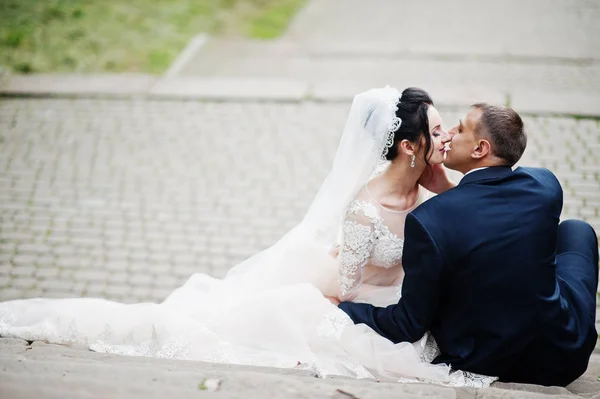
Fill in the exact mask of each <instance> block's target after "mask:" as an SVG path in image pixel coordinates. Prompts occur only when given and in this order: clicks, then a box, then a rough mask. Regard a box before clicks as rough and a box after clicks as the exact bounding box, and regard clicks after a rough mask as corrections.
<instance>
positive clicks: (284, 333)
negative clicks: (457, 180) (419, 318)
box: [0, 87, 494, 386]
mask: <svg viewBox="0 0 600 399" xmlns="http://www.w3.org/2000/svg"><path fill="white" fill-rule="evenodd" d="M449 141H450V136H449V135H448V133H447V132H445V131H444V130H443V129H442V126H441V118H440V116H439V114H438V112H437V110H436V109H435V108H434V106H433V101H432V100H431V98H430V97H429V95H428V94H427V93H426V92H425V91H423V90H421V89H417V88H409V89H406V90H404V92H403V93H402V94H400V93H399V92H398V91H397V90H396V89H393V88H390V87H386V88H382V89H372V90H369V91H367V92H365V93H362V94H359V95H357V96H356V97H355V99H354V101H353V103H352V107H351V110H350V114H349V116H348V119H347V122H346V125H345V128H344V132H343V135H342V138H341V141H340V145H339V147H338V150H337V153H336V156H335V159H334V162H333V167H332V169H331V171H330V173H329V174H328V176H327V177H326V179H325V181H324V182H323V184H322V186H321V188H320V190H319V192H318V193H317V195H316V197H315V199H314V201H313V203H312V204H311V206H310V208H309V210H308V211H307V214H306V215H305V217H304V219H303V220H302V222H301V223H300V224H299V225H297V226H296V227H294V228H293V229H292V230H291V231H289V232H288V233H287V234H286V235H285V236H284V237H283V238H281V239H280V240H279V241H278V242H277V243H276V244H275V245H273V246H272V247H270V248H268V249H267V250H264V251H262V252H259V253H257V254H255V255H254V256H252V257H251V258H249V259H247V260H245V261H244V262H242V263H240V264H238V265H236V266H235V267H233V268H232V269H231V270H230V271H229V273H228V274H227V276H226V277H225V278H224V279H216V278H213V277H211V276H208V275H206V274H195V275H193V276H191V277H190V278H189V280H188V281H187V282H186V283H185V284H184V285H183V286H181V287H179V288H177V289H176V290H175V291H173V292H172V293H171V294H170V295H169V296H168V297H167V298H166V299H165V300H164V301H163V302H162V303H160V304H155V303H139V304H133V305H128V304H121V303H116V302H112V301H108V300H104V299H99V298H77V299H29V300H14V301H9V302H4V303H0V336H2V337H17V338H22V339H26V340H31V341H33V340H42V341H48V342H52V343H58V344H72V343H80V344H85V345H87V346H88V347H89V348H90V349H91V350H94V351H98V352H105V353H115V354H123V355H133V356H154V357H162V358H174V359H189V360H200V361H210V362H223V363H234V364H246V365H257V366H272V367H284V368H285V367H288V368H293V367H301V368H311V369H312V370H314V372H315V373H316V374H317V375H318V376H321V377H327V376H331V375H342V376H349V377H354V378H374V377H387V378H393V379H396V380H403V381H406V380H410V381H430V382H436V383H440V384H446V385H454V386H460V385H471V386H488V385H489V384H490V383H491V382H492V381H493V380H494V379H493V378H489V377H484V376H477V375H473V374H471V373H466V372H464V373H463V372H461V371H456V370H453V371H451V370H450V367H449V366H444V365H433V364H430V363H429V361H431V360H432V359H433V358H434V357H435V356H436V350H437V347H436V345H435V341H434V340H433V338H432V337H429V336H427V335H426V336H425V337H423V339H421V340H420V341H419V342H416V343H408V342H403V343H399V344H393V343H392V342H390V341H388V340H387V339H385V338H383V337H381V336H379V335H378V334H377V333H376V332H374V331H373V330H371V329H370V328H368V327H367V326H365V325H354V324H353V323H352V321H351V320H350V318H349V317H348V316H347V315H346V314H345V313H344V312H343V311H341V310H340V309H338V308H337V307H336V306H335V303H337V302H339V301H340V300H345V301H348V300H350V301H355V302H366V303H371V304H375V305H378V306H387V305H390V304H394V303H397V301H398V299H399V295H400V286H401V283H402V278H403V270H402V262H401V260H402V249H403V230H404V219H405V216H406V214H407V213H408V212H410V211H411V210H412V209H414V208H416V207H417V206H418V205H419V204H421V203H422V202H423V201H425V200H426V199H427V197H428V195H429V192H428V191H427V190H425V189H424V188H423V187H422V186H421V185H420V184H419V182H420V181H424V184H425V185H427V186H428V187H429V188H430V189H432V190H433V191H436V192H441V191H443V190H445V189H447V188H450V187H451V186H452V183H451V182H450V181H449V180H448V179H447V177H446V175H445V173H443V169H442V168H441V163H442V162H443V160H444V152H445V144H446V143H448V142H449ZM332 302H333V303H334V304H332Z"/></svg>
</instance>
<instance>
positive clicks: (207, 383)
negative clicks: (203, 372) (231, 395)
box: [198, 378, 221, 392]
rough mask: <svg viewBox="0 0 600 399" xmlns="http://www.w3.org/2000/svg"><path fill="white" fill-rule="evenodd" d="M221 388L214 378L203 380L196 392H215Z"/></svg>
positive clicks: (219, 382)
mask: <svg viewBox="0 0 600 399" xmlns="http://www.w3.org/2000/svg"><path fill="white" fill-rule="evenodd" d="M220 387H221V380H217V379H216V378H205V379H203V380H202V382H201V383H200V384H198V390H200V391H210V392H216V391H218V390H219V388H220Z"/></svg>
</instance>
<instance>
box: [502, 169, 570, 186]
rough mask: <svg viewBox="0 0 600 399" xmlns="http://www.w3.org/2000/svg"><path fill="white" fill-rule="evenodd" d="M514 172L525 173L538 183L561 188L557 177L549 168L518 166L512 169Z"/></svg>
mask: <svg viewBox="0 0 600 399" xmlns="http://www.w3.org/2000/svg"><path fill="white" fill-rule="evenodd" d="M514 173H515V174H520V175H525V176H527V177H529V178H533V179H535V180H537V181H538V182H539V183H540V184H542V185H543V186H546V187H550V188H559V189H560V188H561V186H560V182H559V181H558V178H557V177H556V176H555V175H554V173H552V172H551V171H550V170H549V169H546V168H533V167H530V166H519V167H517V168H516V169H515V170H514Z"/></svg>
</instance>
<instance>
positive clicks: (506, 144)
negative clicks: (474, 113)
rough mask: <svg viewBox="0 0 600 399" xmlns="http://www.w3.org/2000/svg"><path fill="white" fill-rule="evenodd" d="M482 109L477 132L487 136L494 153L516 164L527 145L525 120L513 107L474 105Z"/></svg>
mask: <svg viewBox="0 0 600 399" xmlns="http://www.w3.org/2000/svg"><path fill="white" fill-rule="evenodd" d="M472 107H473V108H476V109H478V110H480V111H481V117H480V118H479V123H478V124H477V126H476V127H475V132H476V133H477V134H478V135H480V137H481V136H483V137H486V138H487V139H488V140H489V141H490V142H491V144H492V153H493V154H494V155H496V156H497V157H498V158H502V159H504V160H505V161H507V162H508V163H509V165H510V166H513V165H514V164H516V163H517V162H518V161H519V159H521V156H522V155H523V152H525V147H526V146H527V134H526V133H525V127H524V125H523V120H522V119H521V117H520V116H519V114H518V113H517V112H516V111H515V110H514V109H512V108H509V107H501V106H497V105H490V104H487V103H477V104H473V105H472Z"/></svg>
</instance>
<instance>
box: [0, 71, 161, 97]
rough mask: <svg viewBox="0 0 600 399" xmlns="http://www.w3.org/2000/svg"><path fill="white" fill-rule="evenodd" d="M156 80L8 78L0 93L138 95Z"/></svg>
mask: <svg viewBox="0 0 600 399" xmlns="http://www.w3.org/2000/svg"><path fill="white" fill-rule="evenodd" d="M157 80H158V77H156V76H152V75H141V74H101V75H87V74H35V75H11V76H8V77H6V78H5V79H4V81H3V84H2V86H1V87H0V94H2V95H13V96H61V95H75V96H77V95H81V96H89V95H119V96H123V95H129V96H131V95H140V94H144V93H147V92H148V90H150V88H151V87H152V85H154V84H155V83H156V81H157Z"/></svg>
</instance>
